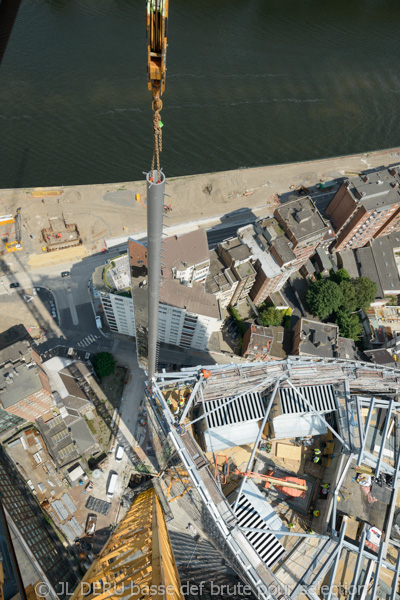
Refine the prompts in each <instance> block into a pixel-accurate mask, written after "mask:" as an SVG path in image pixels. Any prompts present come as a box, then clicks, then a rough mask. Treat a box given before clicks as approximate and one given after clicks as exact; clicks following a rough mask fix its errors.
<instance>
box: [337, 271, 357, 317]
mask: <svg viewBox="0 0 400 600" xmlns="http://www.w3.org/2000/svg"><path fill="white" fill-rule="evenodd" d="M339 286H340V289H341V290H342V302H341V304H340V310H341V311H343V312H347V313H351V312H354V311H355V310H357V309H358V300H357V296H356V290H355V287H354V285H353V283H352V282H351V281H350V280H347V279H342V281H341V282H340V284H339Z"/></svg>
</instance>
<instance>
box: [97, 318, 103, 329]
mask: <svg viewBox="0 0 400 600" xmlns="http://www.w3.org/2000/svg"><path fill="white" fill-rule="evenodd" d="M96 327H97V329H103V323H102V322H101V317H96Z"/></svg>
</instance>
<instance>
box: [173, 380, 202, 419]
mask: <svg viewBox="0 0 400 600" xmlns="http://www.w3.org/2000/svg"><path fill="white" fill-rule="evenodd" d="M200 385H201V379H199V380H198V381H197V383H195V386H194V388H193V390H192V393H191V394H190V398H189V400H188V401H187V402H186V406H185V408H184V409H183V413H182V416H181V418H180V419H179V423H183V421H184V420H185V419H186V415H187V414H188V412H189V408H190V407H191V405H192V402H193V400H194V399H195V397H196V394H197V390H198V389H199V387H200ZM201 397H202V400H203V394H202V395H201ZM203 402H204V400H203Z"/></svg>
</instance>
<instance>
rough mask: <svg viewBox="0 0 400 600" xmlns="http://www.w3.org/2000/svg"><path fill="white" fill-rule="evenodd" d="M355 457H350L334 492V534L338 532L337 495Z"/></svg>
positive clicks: (351, 455)
mask: <svg viewBox="0 0 400 600" xmlns="http://www.w3.org/2000/svg"><path fill="white" fill-rule="evenodd" d="M354 457H355V454H350V456H349V457H348V459H347V463H346V466H345V468H344V469H343V471H342V474H341V475H340V478H339V481H338V482H337V484H336V487H335V489H334V492H333V509H332V524H331V527H332V532H334V533H335V532H336V528H335V526H336V508H337V495H338V493H339V490H340V488H341V487H342V484H343V481H344V478H345V477H346V475H347V471H348V470H349V468H350V465H351V463H352V460H353V459H354Z"/></svg>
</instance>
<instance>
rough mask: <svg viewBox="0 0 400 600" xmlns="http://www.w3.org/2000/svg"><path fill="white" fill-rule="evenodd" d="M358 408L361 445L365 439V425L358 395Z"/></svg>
mask: <svg viewBox="0 0 400 600" xmlns="http://www.w3.org/2000/svg"><path fill="white" fill-rule="evenodd" d="M356 409H357V421H358V431H359V434H360V446H361V445H362V443H363V439H364V427H363V422H362V417H361V407H360V401H359V399H358V396H356Z"/></svg>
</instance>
